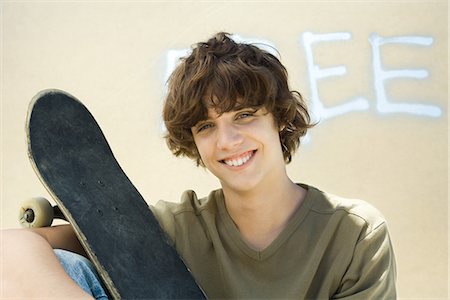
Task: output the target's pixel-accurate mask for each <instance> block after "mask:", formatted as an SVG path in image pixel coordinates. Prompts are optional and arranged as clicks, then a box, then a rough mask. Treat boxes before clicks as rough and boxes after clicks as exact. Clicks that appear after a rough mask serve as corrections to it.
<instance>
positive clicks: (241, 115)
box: [236, 110, 257, 119]
mask: <svg viewBox="0 0 450 300" xmlns="http://www.w3.org/2000/svg"><path fill="white" fill-rule="evenodd" d="M256 112H257V110H254V111H243V112H240V113H238V114H237V115H236V119H245V118H248V117H253V116H254V115H255V113H256Z"/></svg>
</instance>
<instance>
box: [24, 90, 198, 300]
mask: <svg viewBox="0 0 450 300" xmlns="http://www.w3.org/2000/svg"><path fill="white" fill-rule="evenodd" d="M26 130H27V138H28V155H29V158H30V161H31V163H32V165H33V168H34V170H35V171H36V174H37V175H38V177H39V179H40V180H41V181H42V183H43V184H44V186H45V188H46V189H47V190H48V192H49V193H50V195H51V196H52V197H53V199H54V200H55V202H56V203H57V205H58V207H59V208H60V209H61V211H62V212H63V214H64V216H65V217H66V219H67V220H68V221H69V222H70V224H71V225H72V226H73V228H74V230H75V232H76V234H77V236H78V238H79V240H80V242H81V244H82V245H83V247H84V249H85V251H86V252H87V254H88V255H89V258H90V260H91V261H92V262H93V264H94V266H95V268H96V269H97V271H98V273H99V275H100V277H101V279H102V281H103V282H104V285H105V287H106V288H107V290H108V292H109V293H110V296H112V297H113V298H114V299H143V298H145V299H205V295H204V293H203V292H202V290H201V289H200V288H199V287H198V285H197V284H196V282H195V280H194V278H193V277H192V275H191V274H190V272H189V270H188V269H187V267H186V266H185V264H184V263H183V261H182V259H181V258H180V256H179V255H178V253H177V252H176V250H175V249H174V248H173V247H172V246H170V245H169V243H168V240H167V237H166V235H165V234H164V232H163V231H162V229H161V228H160V226H159V224H158V222H157V220H156V219H155V217H154V215H153V214H152V212H151V210H150V209H149V206H148V204H147V203H146V202H145V200H144V199H143V197H142V196H141V195H140V193H139V192H138V190H137V189H136V188H135V187H134V186H133V184H132V183H131V181H130V180H129V179H128V177H127V176H126V174H125V173H124V172H123V170H122V169H121V167H120V165H119V164H118V162H117V161H116V159H115V158H114V155H113V153H112V151H111V149H110V147H109V145H108V142H107V141H106V138H105V136H104V135H103V133H102V131H101V129H100V127H99V126H98V124H97V122H96V121H95V119H94V118H93V116H92V115H91V113H90V112H89V111H88V110H87V108H86V107H85V106H84V105H83V104H82V103H81V102H80V101H79V100H77V99H76V98H74V97H73V96H71V95H69V94H68V93H66V92H63V91H60V90H45V91H42V92H40V93H39V94H38V95H36V96H35V97H34V98H33V100H32V101H31V103H30V108H29V111H28V118H27V124H26Z"/></svg>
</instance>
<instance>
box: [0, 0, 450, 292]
mask: <svg viewBox="0 0 450 300" xmlns="http://www.w3.org/2000/svg"><path fill="white" fill-rule="evenodd" d="M1 9H2V11H1V13H2V31H1V33H2V69H1V82H2V86H1V87H2V90H1V97H2V98H1V126H2V127H1V129H2V131H1V134H2V136H1V137H2V140H1V153H2V157H1V164H2V165H1V227H2V228H9V227H17V226H18V225H17V224H18V223H17V219H16V218H17V216H16V215H17V208H18V205H19V203H20V201H21V200H23V199H25V198H27V197H30V196H38V195H42V196H48V194H47V193H46V191H45V190H44V188H43V187H42V186H41V184H40V182H39V181H38V179H37V177H36V176H35V174H34V173H33V170H32V168H31V166H30V164H29V162H28V158H27V154H26V141H25V133H24V124H25V117H26V113H27V107H28V102H29V100H30V99H31V98H32V97H33V96H34V95H35V94H36V93H37V92H38V91H39V90H42V89H46V88H59V89H64V90H66V91H68V92H70V93H72V94H73V95H75V96H77V97H78V98H79V99H81V100H82V101H84V102H85V104H86V105H87V106H88V107H89V108H90V109H91V111H92V113H93V114H94V116H96V118H97V120H98V122H99V123H100V124H101V126H102V128H103V129H104V132H105V134H106V136H107V138H108V139H109V141H110V144H111V146H112V148H113V151H114V152H115V154H116V157H117V159H118V160H119V161H120V162H121V164H122V166H123V168H124V169H125V171H126V172H127V174H128V175H129V177H130V178H131V179H132V181H133V182H134V183H135V185H136V186H137V187H138V189H139V190H140V191H141V193H142V194H143V196H144V198H145V199H147V200H148V202H149V203H154V202H155V201H157V200H158V199H166V200H173V201H177V199H178V197H179V195H180V193H181V192H182V191H183V190H185V189H188V188H190V189H195V190H196V191H197V192H198V193H199V194H200V195H205V194H206V193H207V192H208V191H209V190H210V189H212V188H216V187H218V182H217V181H216V180H215V179H214V178H213V177H212V176H211V175H209V174H208V173H207V172H206V171H204V170H202V169H197V168H196V167H195V166H194V164H193V163H192V162H190V161H188V160H184V159H176V158H173V157H172V156H171V154H170V153H169V151H168V150H167V149H166V146H165V143H164V141H163V140H162V139H161V131H160V125H161V124H160V109H161V101H162V98H163V91H164V86H163V81H164V77H165V74H166V72H167V69H168V65H169V62H170V61H168V60H167V55H168V53H169V51H171V50H182V49H186V48H187V47H189V46H190V45H191V44H192V43H194V42H196V41H200V40H204V39H206V38H207V37H209V36H210V35H211V34H212V33H214V32H217V31H221V30H226V31H229V32H232V33H236V34H239V35H240V36H241V37H243V38H251V39H259V40H265V41H266V42H270V43H272V44H273V45H274V46H275V47H276V48H277V49H278V50H279V51H280V53H281V59H282V61H283V62H284V63H285V65H286V66H287V68H288V70H289V72H290V74H291V83H292V86H293V87H295V88H296V89H299V90H300V91H302V93H303V94H304V95H305V97H306V98H307V99H308V101H309V103H310V105H311V106H312V107H313V108H314V107H315V108H314V111H315V114H316V116H317V117H321V119H322V122H321V123H320V125H319V126H317V127H316V128H315V129H313V130H311V133H310V135H309V141H308V142H307V143H305V145H303V146H302V148H301V150H300V151H299V153H298V154H297V155H296V157H295V159H294V161H293V162H292V163H291V164H290V165H289V167H288V169H289V173H290V175H291V176H292V178H293V179H294V180H295V181H298V182H306V183H309V184H312V185H315V186H317V187H319V188H321V189H323V190H326V191H328V192H332V193H335V194H340V195H342V196H348V197H357V198H363V199H365V200H367V201H369V202H371V203H373V204H374V205H375V206H376V207H378V208H379V209H380V210H381V211H382V212H383V213H384V215H385V216H386V218H387V220H388V221H389V225H390V230H391V234H392V239H393V243H394V246H395V250H396V255H397V262H398V282H399V295H400V297H401V298H404V299H406V298H418V299H424V298H446V297H447V296H448V294H447V287H448V247H447V246H448V243H447V240H448V226H447V224H448V223H447V220H448V168H447V167H448V152H447V149H448V148H447V142H448V127H447V121H448V119H447V118H448V112H447V108H448V107H447V100H448V87H447V85H448V52H447V50H448V31H447V24H448V23H447V22H448V4H447V2H446V1H411V2H407V1H363V0H361V1H345V2H340V1H321V2H313V1H303V2H301V1H297V2H295V1H290V2H281V1H279V2H262V1H260V2H259V1H246V2H238V1H228V2H187V1H186V2H181V1H179V2H172V1H167V2H134V3H132V2H126V1H120V2H119V1H117V2H113V1H110V2H92V3H89V2H84V3H83V2H76V1H72V2H63V1H61V2H37V1H36V2H32V1H29V2H15V1H8V2H6V1H5V2H2V4H1ZM305 32H311V33H312V34H314V37H315V38H317V39H319V42H317V43H315V44H313V45H312V46H311V47H309V46H308V43H305V41H304V40H303V39H302V37H303V36H304V35H303V34H304V33H305ZM331 33H333V34H335V35H320V36H319V34H331ZM377 35H378V36H380V37H381V38H384V40H382V41H384V42H386V44H384V45H382V46H376V45H375V42H374V39H373V38H374V37H376V36H377ZM306 37H307V35H306ZM392 37H404V38H403V39H402V40H392V39H389V38H392ZM327 38H331V40H328V41H325V39H327ZM369 39H370V40H369ZM418 43H419V44H418ZM420 43H423V44H420ZM309 50H311V51H312V52H311V53H310V54H311V56H308V55H309V54H308V53H309V52H308V51H309ZM377 50H380V55H381V57H380V59H377V57H376V55H375V53H376V51H377ZM171 53H172V52H171ZM378 62H380V63H381V65H377V63H378ZM313 65H317V66H320V68H322V70H324V69H327V68H331V67H337V66H345V67H346V69H345V70H344V69H342V68H340V69H338V71H340V72H341V75H339V76H338V75H334V76H331V75H328V77H325V78H322V79H317V80H316V79H315V77H314V76H316V77H317V74H316V75H315V74H314V73H313V72H312V70H313V67H314V66H313ZM380 68H381V69H380ZM377 70H378V71H377ZM383 70H384V71H387V70H422V71H421V72H419V73H420V74H419V75H420V76H421V78H415V79H414V78H407V77H406V76H409V75H411V73H408V74H409V75H408V74H405V73H401V74H397V75H396V76H397V77H394V78H391V79H390V80H385V81H378V80H379V79H380V78H381V77H380V76H383V75H386V73H383V72H384V71H383ZM414 74H415V73H414ZM315 85H316V86H317V89H314V86H315ZM314 91H318V94H317V95H316V94H314ZM357 98H360V99H359V100H355V99H357ZM384 98H386V99H387V101H388V102H387V103H385V104H383V102H382V100H383V99H384ZM353 101H359V102H356V104H355V103H353ZM315 103H316V104H322V105H323V106H325V107H327V108H328V110H326V111H322V112H320V111H319V110H318V109H317V107H318V106H317V105H316V106H314V104H315ZM399 103H403V104H404V105H403V106H400V107H399V108H398V111H396V112H390V113H389V112H387V110H389V109H392V108H397V106H395V105H396V104H399ZM420 104H421V105H423V106H417V105H420ZM345 105H350V106H349V107H350V109H349V111H346V112H345V111H344V112H343V113H341V114H339V115H336V116H331V117H327V114H328V113H331V114H333V112H334V111H335V110H336V109H337V108H345ZM355 105H356V106H355Z"/></svg>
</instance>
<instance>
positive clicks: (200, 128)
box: [197, 123, 213, 132]
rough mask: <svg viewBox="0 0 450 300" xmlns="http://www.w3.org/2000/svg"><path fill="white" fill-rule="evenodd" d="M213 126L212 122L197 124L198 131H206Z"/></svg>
mask: <svg viewBox="0 0 450 300" xmlns="http://www.w3.org/2000/svg"><path fill="white" fill-rule="evenodd" d="M212 126H213V125H212V124H211V123H205V124H200V125H199V126H197V132H201V131H204V130H206V129H209V128H211V127H212Z"/></svg>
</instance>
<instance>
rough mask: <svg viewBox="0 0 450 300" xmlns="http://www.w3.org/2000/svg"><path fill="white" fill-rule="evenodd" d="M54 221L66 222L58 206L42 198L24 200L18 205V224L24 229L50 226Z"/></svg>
mask: <svg viewBox="0 0 450 300" xmlns="http://www.w3.org/2000/svg"><path fill="white" fill-rule="evenodd" d="M54 219H60V220H64V221H67V219H66V218H65V217H64V215H63V213H62V212H61V210H60V209H59V207H58V206H56V205H55V206H52V205H51V204H50V202H49V201H48V200H47V199H45V198H43V197H34V198H30V199H26V200H25V201H23V202H22V203H21V205H20V209H19V223H20V226H22V227H25V228H38V227H48V226H51V225H52V223H53V220H54Z"/></svg>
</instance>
